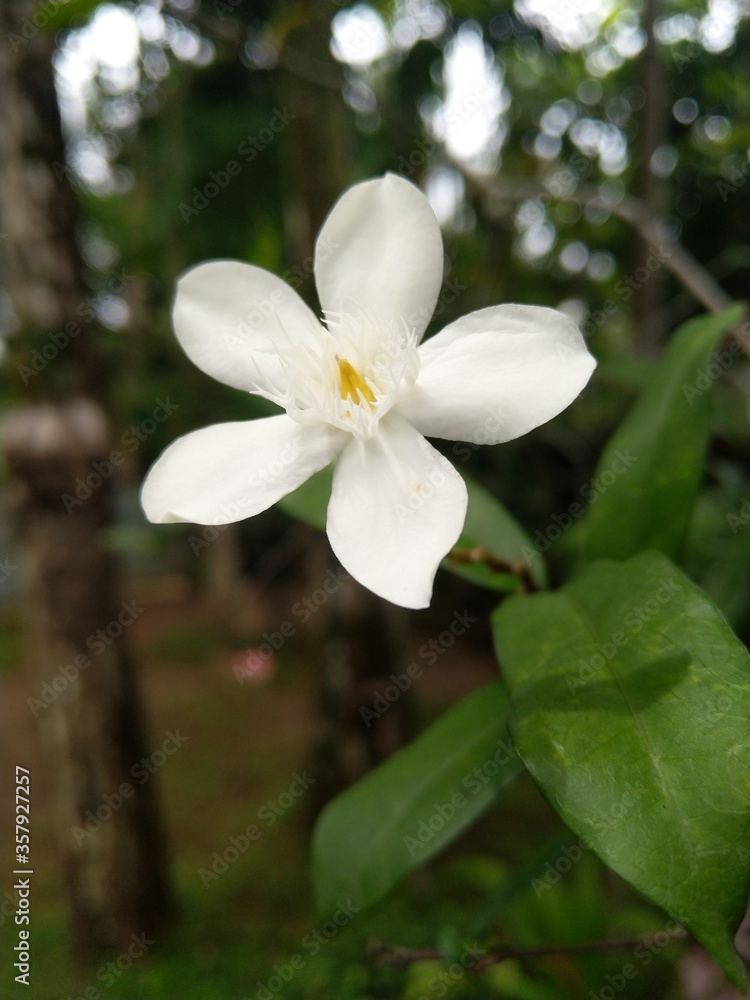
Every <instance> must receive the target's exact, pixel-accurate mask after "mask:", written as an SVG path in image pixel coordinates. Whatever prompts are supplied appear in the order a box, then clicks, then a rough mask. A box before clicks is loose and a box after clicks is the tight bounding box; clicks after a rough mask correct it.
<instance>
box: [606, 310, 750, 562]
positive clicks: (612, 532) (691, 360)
mask: <svg viewBox="0 0 750 1000" xmlns="http://www.w3.org/2000/svg"><path fill="white" fill-rule="evenodd" d="M742 309H743V307H742V306H741V305H739V304H738V305H735V306H732V307H731V308H730V309H727V310H726V311H725V312H723V313H721V315H718V316H701V317H699V318H698V319H693V320H690V321H689V322H688V323H685V324H684V325H683V326H681V327H680V328H679V329H678V330H677V331H676V333H675V334H674V336H673V337H672V339H671V340H670V342H669V346H668V348H667V351H666V354H665V356H664V360H663V361H662V363H661V366H660V368H659V371H658V372H657V373H656V377H655V378H654V379H653V380H652V381H651V382H650V384H649V386H648V388H647V389H645V390H644V391H643V393H642V394H641V396H640V397H639V399H638V401H637V402H636V403H635V405H634V406H633V408H632V409H631V411H630V412H629V413H628V415H627V417H626V418H625V420H624V421H623V422H622V424H621V425H620V427H619V428H618V430H617V431H616V432H615V433H614V435H613V436H612V438H611V439H610V441H609V443H608V444H607V447H606V448H605V449H604V451H603V453H602V456H601V459H600V461H599V465H598V467H597V470H596V473H595V475H594V477H593V479H592V481H591V483H590V484H589V489H588V494H587V499H588V500H589V504H590V507H589V512H588V515H587V523H588V555H589V558H591V559H607V558H612V559H626V558H628V557H629V556H632V555H635V554H636V553H637V552H640V551H641V550H643V549H657V550H659V551H660V552H663V553H664V554H665V555H668V556H670V557H671V558H675V557H676V556H677V555H678V554H679V552H680V548H681V546H682V543H683V540H684V538H685V534H686V531H687V527H688V523H689V521H690V517H691V514H692V511H693V506H694V504H695V501H696V498H697V496H698V490H699V487H700V482H701V477H702V474H703V466H704V461H705V456H706V448H707V445H708V438H709V426H710V420H711V384H712V381H713V377H714V376H715V374H716V373H718V374H721V372H722V371H723V370H725V368H726V367H727V365H731V363H733V360H734V357H735V356H736V355H733V354H732V353H731V352H729V351H724V352H720V353H719V355H718V358H719V360H718V361H717V359H715V358H714V357H713V353H714V351H715V349H716V345H717V344H718V342H719V341H720V339H721V338H722V336H723V335H724V333H725V331H726V330H727V329H728V328H729V327H730V326H732V325H733V324H734V323H736V322H737V321H738V319H739V318H740V316H741V314H742ZM722 354H726V355H727V359H728V360H727V359H725V362H726V363H725V364H722V361H721V360H720V359H721V355H722ZM712 365H713V366H714V367H712Z"/></svg>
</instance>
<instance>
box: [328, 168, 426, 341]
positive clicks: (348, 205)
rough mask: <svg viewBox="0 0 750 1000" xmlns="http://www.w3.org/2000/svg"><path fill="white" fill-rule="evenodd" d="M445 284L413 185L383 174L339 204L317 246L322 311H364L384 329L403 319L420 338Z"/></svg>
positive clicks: (420, 196) (353, 190)
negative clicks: (441, 287)
mask: <svg viewBox="0 0 750 1000" xmlns="http://www.w3.org/2000/svg"><path fill="white" fill-rule="evenodd" d="M442 281H443V240H442V237H441V235H440V226H439V225H438V221H437V219H436V218H435V213H434V212H433V211H432V208H431V207H430V203H429V202H428V201H427V199H426V198H425V196H424V195H423V194H422V192H421V191H420V190H419V188H418V187H416V185H414V184H412V183H411V182H410V181H407V180H404V178H403V177H398V176H397V175H396V174H386V176H385V177H378V178H376V179H375V180H372V181H365V182H364V183H362V184H355V185H354V187H351V188H349V190H348V191H346V193H345V194H343V195H342V196H341V198H339V200H338V201H337V202H336V204H335V205H334V206H333V208H332V209H331V212H330V214H329V216H328V218H327V219H326V221H325V222H324V223H323V227H322V229H321V230H320V233H319V234H318V239H317V242H316V244H315V282H316V284H317V286H318V295H319V297H320V304H321V306H322V307H323V311H324V312H331V313H339V312H344V313H352V314H356V313H358V312H365V313H367V314H369V315H371V316H373V317H374V318H375V319H376V321H377V322H378V323H379V324H381V325H383V326H387V325H388V324H389V323H390V322H395V323H397V324H398V327H399V329H400V328H401V327H402V325H403V320H405V321H406V323H407V325H408V327H409V328H410V329H413V330H416V331H417V335H418V336H421V335H422V334H423V333H424V331H425V329H426V327H427V324H428V323H429V321H430V319H431V317H432V314H433V312H434V310H435V303H436V302H437V297H438V293H439V291H440V286H441V284H442Z"/></svg>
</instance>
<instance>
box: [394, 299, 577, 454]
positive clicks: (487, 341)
mask: <svg viewBox="0 0 750 1000" xmlns="http://www.w3.org/2000/svg"><path fill="white" fill-rule="evenodd" d="M419 357H420V360H421V364H422V366H421V368H420V372H419V378H418V380H417V383H416V385H415V386H414V387H413V388H412V389H409V390H405V391H404V392H403V393H402V395H401V396H400V397H399V399H398V402H397V404H396V410H397V412H398V413H399V414H400V415H401V416H402V417H404V418H405V419H406V420H408V421H409V423H411V424H413V425H414V427H416V428H417V429H418V430H420V431H421V432H422V434H426V435H427V436H428V437H437V438H448V440H451V441H471V442H473V443H475V444H499V443H500V442H502V441H511V440H513V438H517V437H520V436H521V435H522V434H526V433H527V432H528V431H530V430H532V429H533V428H534V427H538V426H539V425H540V424H544V423H546V422H547V421H548V420H551V419H552V417H554V416H556V415H557V414H558V413H560V412H561V411H562V410H564V409H565V408H566V407H567V406H569V405H570V403H572V402H573V400H574V399H575V398H576V396H577V395H578V394H579V393H580V392H581V390H582V389H583V387H584V386H585V385H586V383H587V382H588V380H589V378H590V376H591V373H592V372H593V370H594V368H595V367H596V361H595V360H594V358H593V357H592V356H591V355H590V354H589V352H588V350H587V349H586V342H585V341H584V339H583V336H582V335H581V332H580V330H579V329H578V327H577V326H576V324H575V323H574V322H573V320H572V319H570V318H569V317H568V316H565V315H564V313H561V312H558V311H557V310H556V309H546V308H543V307H541V306H518V305H506V306H493V307H490V308H489V309H480V310H478V311H477V312H473V313H470V314H469V315H468V316H464V317H463V318H462V319H459V320H457V321H456V322H455V323H451V324H450V325H449V326H447V327H446V328H445V329H444V330H443V331H442V332H441V333H439V334H437V335H436V336H435V337H431V338H430V340H428V341H427V342H425V343H424V344H422V345H421V346H420V348H419Z"/></svg>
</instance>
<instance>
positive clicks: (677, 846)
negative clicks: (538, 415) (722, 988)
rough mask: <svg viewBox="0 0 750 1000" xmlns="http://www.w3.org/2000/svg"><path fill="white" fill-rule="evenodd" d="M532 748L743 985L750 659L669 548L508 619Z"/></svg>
mask: <svg viewBox="0 0 750 1000" xmlns="http://www.w3.org/2000/svg"><path fill="white" fill-rule="evenodd" d="M493 626H494V633H495V642H496V648H497V652H498V656H499V658H500V663H501V665H502V669H503V674H504V677H505V679H506V681H507V683H508V687H509V689H510V693H511V702H512V714H511V731H512V733H513V736H514V739H515V741H516V744H517V746H518V752H519V753H520V755H521V757H522V758H523V760H524V763H525V764H526V766H527V767H528V769H529V771H530V772H531V774H532V775H533V776H534V778H535V779H536V781H537V783H538V784H539V785H540V787H541V788H542V790H543V791H544V793H545V795H546V796H547V798H548V799H549V801H550V803H551V805H552V806H553V808H554V809H555V810H556V811H557V812H558V813H559V815H560V816H561V818H562V819H563V820H564V821H565V823H567V825H568V826H569V827H570V828H571V829H572V830H573V831H574V832H575V833H576V834H577V835H578V836H579V837H580V838H581V839H582V840H583V841H584V842H585V843H587V844H588V845H589V846H590V847H591V848H592V849H593V850H594V851H595V852H596V853H597V854H598V855H599V856H600V857H601V858H602V859H603V860H604V861H605V862H606V863H607V864H608V865H609V866H610V867H611V868H613V869H614V871H616V872H617V873H618V874H619V875H621V876H622V877H623V878H624V879H627V881H628V882H630V883H631V884H632V885H634V886H635V887H636V888H637V889H638V890H640V891H641V892H642V893H643V894H644V895H645V896H647V897H648V898H649V899H651V900H652V901H653V902H655V903H657V904H658V905H660V906H661V907H663V908H664V909H665V910H666V911H667V912H668V913H669V914H670V915H671V916H672V917H673V918H674V919H675V920H677V921H679V922H680V923H681V924H683V925H684V926H685V927H687V928H688V929H689V930H690V931H691V932H692V933H693V934H694V935H695V937H696V938H697V939H698V940H699V941H700V942H701V943H702V944H703V945H704V946H705V947H706V948H707V949H708V951H709V952H710V953H711V954H712V955H713V957H714V958H715V959H716V961H717V962H718V963H719V964H720V965H721V966H722V968H723V969H724V970H725V972H726V973H727V974H728V975H729V976H730V977H731V978H732V979H733V980H734V981H735V982H736V983H738V984H739V983H742V982H743V980H744V971H743V968H742V966H741V964H740V961H739V959H738V958H737V956H736V954H735V952H734V948H733V946H732V937H733V935H734V933H735V931H736V930H737V927H738V926H739V924H740V921H741V920H742V917H743V914H744V912H745V907H746V904H747V895H748V884H749V883H750V849H749V848H748V844H750V658H749V657H748V654H747V651H746V650H745V648H744V647H743V646H742V644H741V643H740V642H739V640H738V639H737V638H736V637H735V636H734V635H733V633H732V632H731V630H730V629H729V627H728V626H727V624H726V622H725V621H724V619H723V618H722V616H721V615H720V613H719V612H718V610H717V609H716V608H715V607H714V605H713V604H711V602H710V601H709V600H708V598H707V597H706V596H705V594H704V593H703V592H702V591H701V590H699V589H698V588H697V587H696V586H695V585H694V584H693V583H691V581H690V580H689V579H688V578H687V577H686V576H684V575H683V574H682V573H681V572H680V571H679V570H678V569H677V568H676V567H675V566H674V565H673V564H672V563H671V562H670V561H669V560H668V559H666V558H664V557H663V556H662V555H660V554H658V553H649V552H646V553H642V554H641V555H639V556H637V557H635V558H633V559H631V560H629V561H628V562H625V563H623V564H617V563H613V562H603V563H597V564H595V565H593V566H591V567H589V568H588V569H587V570H586V571H585V572H584V573H583V574H582V575H581V576H579V577H577V578H576V579H574V580H573V581H572V582H571V583H570V584H569V585H568V586H567V587H565V588H564V589H563V590H561V591H559V592H557V593H555V594H539V595H534V596H530V597H511V598H509V599H508V600H507V601H506V602H504V603H503V605H502V606H501V607H500V608H499V609H498V610H497V611H496V612H495V614H494V617H493Z"/></svg>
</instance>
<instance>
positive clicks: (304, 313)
mask: <svg viewBox="0 0 750 1000" xmlns="http://www.w3.org/2000/svg"><path fill="white" fill-rule="evenodd" d="M172 318H173V322H174V329H175V333H176V334H177V339H178V340H179V342H180V344H181V345H182V348H183V350H184V351H185V353H186V354H187V356H188V357H189V358H190V360H191V361H193V362H194V364H196V365H197V366H198V367H199V368H200V369H202V371H204V372H206V373H207V374H208V375H211V376H213V378H215V379H218V380H219V381H220V382H224V383H226V384H227V385H231V386H234V387H235V388H236V389H245V390H249V391H253V390H257V389H260V391H261V392H263V390H264V389H266V390H267V389H269V387H274V386H277V385H278V383H279V381H280V380H281V381H282V382H286V378H287V373H286V369H285V368H284V367H283V366H282V365H281V364H280V360H279V358H280V356H283V355H285V354H287V353H288V346H289V343H290V342H291V343H300V342H301V343H309V344H312V345H315V344H317V343H318V342H319V340H320V338H321V336H322V333H323V331H322V328H321V325H320V323H319V322H318V320H317V319H316V318H315V315H314V313H313V312H312V310H310V309H308V307H307V306H306V305H305V303H304V302H303V301H302V299H301V298H300V297H299V295H297V293H296V292H295V291H294V289H292V288H290V286H289V285H287V284H286V282H284V281H282V280H281V278H277V277H276V275H274V274H271V273H270V272H269V271H264V270H263V268H260V267H255V266H254V265H253V264H243V263H242V262H241V261H237V260H211V261H207V262H206V263H205V264H198V265H197V267H194V268H191V269H190V270H189V271H186V272H185V274H183V275H182V277H181V278H180V280H179V281H178V282H177V293H176V296H175V300H174V306H173V310H172Z"/></svg>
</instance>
